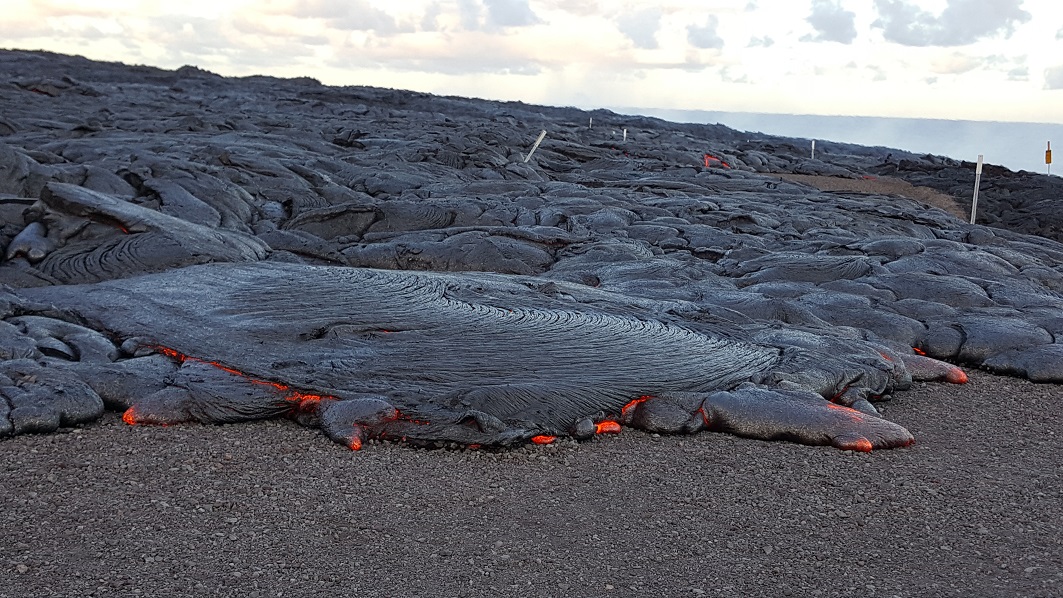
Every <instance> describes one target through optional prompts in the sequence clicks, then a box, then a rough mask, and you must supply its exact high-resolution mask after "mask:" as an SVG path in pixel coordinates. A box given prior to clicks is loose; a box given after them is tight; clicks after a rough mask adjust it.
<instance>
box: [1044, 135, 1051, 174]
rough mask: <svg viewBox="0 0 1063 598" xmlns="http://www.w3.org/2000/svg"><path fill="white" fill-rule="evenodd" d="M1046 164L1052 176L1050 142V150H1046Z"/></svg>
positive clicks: (1049, 148) (1049, 147)
mask: <svg viewBox="0 0 1063 598" xmlns="http://www.w3.org/2000/svg"><path fill="white" fill-rule="evenodd" d="M1045 164H1047V165H1048V174H1052V142H1051V141H1049V142H1048V149H1046V150H1045Z"/></svg>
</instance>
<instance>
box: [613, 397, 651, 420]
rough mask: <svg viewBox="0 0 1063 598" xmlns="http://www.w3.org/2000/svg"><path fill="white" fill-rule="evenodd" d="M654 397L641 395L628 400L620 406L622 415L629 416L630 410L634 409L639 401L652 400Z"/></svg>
mask: <svg viewBox="0 0 1063 598" xmlns="http://www.w3.org/2000/svg"><path fill="white" fill-rule="evenodd" d="M652 398H653V397H652V396H651V395H642V396H641V397H639V398H637V399H632V400H630V401H628V403H627V405H624V406H623V407H621V408H620V415H621V416H623V417H627V414H628V412H629V411H631V410H632V409H634V408H635V407H637V406H638V405H639V403H645V402H646V401H648V400H650V399H652Z"/></svg>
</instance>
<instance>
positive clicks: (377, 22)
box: [291, 0, 413, 36]
mask: <svg viewBox="0 0 1063 598" xmlns="http://www.w3.org/2000/svg"><path fill="white" fill-rule="evenodd" d="M291 16H293V17H297V18H302V19H323V20H324V21H325V22H326V23H328V25H329V27H332V28H334V29H342V30H345V31H372V32H374V33H376V34H377V35H384V36H387V35H394V34H396V33H408V32H411V31H413V28H412V27H411V26H409V25H400V24H399V23H398V22H396V21H395V17H393V16H391V15H389V14H388V13H386V12H384V11H382V10H380V9H379V8H375V7H374V6H372V4H371V3H370V2H367V1H366V0H302V1H301V2H299V3H298V4H297V5H296V6H295V7H294V9H293V10H292V12H291Z"/></svg>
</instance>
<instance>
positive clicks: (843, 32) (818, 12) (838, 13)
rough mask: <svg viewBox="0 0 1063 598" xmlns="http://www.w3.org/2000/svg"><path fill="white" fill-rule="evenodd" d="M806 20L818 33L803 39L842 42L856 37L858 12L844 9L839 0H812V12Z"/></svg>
mask: <svg viewBox="0 0 1063 598" xmlns="http://www.w3.org/2000/svg"><path fill="white" fill-rule="evenodd" d="M805 20H806V21H808V24H809V25H812V28H813V29H815V30H816V34H815V36H810V37H807V38H803V39H806V40H811V41H823V42H838V43H841V44H851V43H853V40H854V39H856V13H854V12H853V11H851V10H845V9H843V8H842V7H841V4H839V3H838V0H812V14H810V15H809V16H808V18H807V19H805Z"/></svg>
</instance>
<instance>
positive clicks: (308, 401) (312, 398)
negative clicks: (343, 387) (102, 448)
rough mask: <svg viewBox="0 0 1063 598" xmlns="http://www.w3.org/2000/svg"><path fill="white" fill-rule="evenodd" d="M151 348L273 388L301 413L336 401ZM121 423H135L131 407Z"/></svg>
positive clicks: (161, 349) (171, 350)
mask: <svg viewBox="0 0 1063 598" xmlns="http://www.w3.org/2000/svg"><path fill="white" fill-rule="evenodd" d="M152 348H154V349H155V350H156V351H158V352H159V353H161V354H163V355H165V356H167V357H169V358H170V359H173V360H174V361H176V362H177V363H179V364H184V363H185V362H186V361H193V362H196V363H203V364H206V365H210V366H213V367H216V368H218V369H219V370H221V371H223V372H226V373H228V374H232V375H233V376H239V377H241V378H244V379H246V380H247V381H248V382H249V383H251V384H258V385H261V386H269V387H271V388H274V389H276V390H278V391H280V392H281V393H284V395H285V396H284V400H285V401H288V402H290V403H292V406H293V408H294V409H296V410H298V411H303V412H307V411H313V410H314V409H315V408H316V407H317V406H318V404H319V403H320V402H321V401H323V400H336V397H333V396H328V395H319V394H314V393H308V392H302V391H299V390H295V389H293V388H292V387H290V386H288V385H287V384H281V383H280V382H273V381H271V380H261V379H258V378H252V377H251V376H248V375H247V374H245V373H244V372H241V371H240V370H237V369H235V368H231V367H229V366H227V365H224V364H221V363H218V362H217V361H207V360H205V359H199V358H198V357H190V356H188V355H185V354H184V353H181V352H180V351H177V350H175V349H171V348H170V347H163V346H161V345H157V346H155V347H152ZM122 421H124V422H126V423H127V424H133V423H137V422H136V414H135V413H134V412H133V408H132V407H130V408H129V409H127V410H126V412H125V414H124V415H122ZM359 442H361V441H359Z"/></svg>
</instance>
